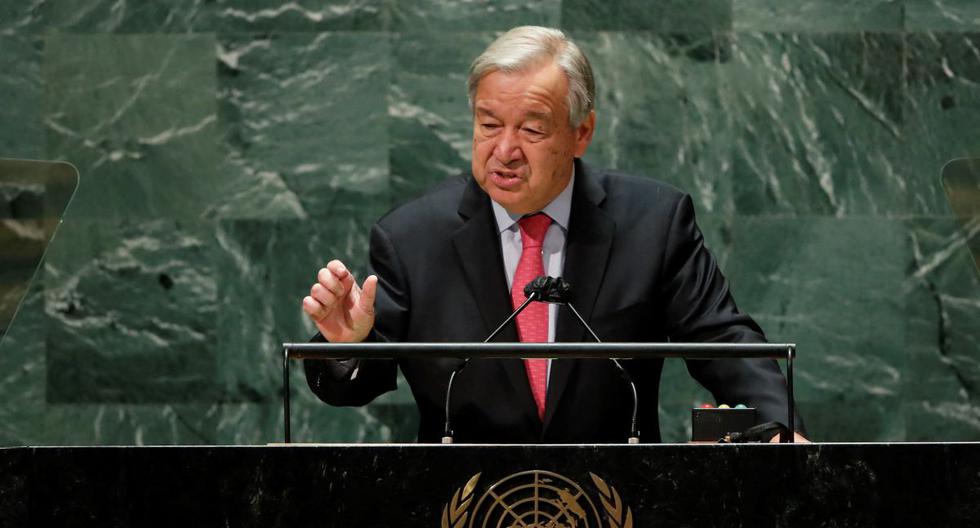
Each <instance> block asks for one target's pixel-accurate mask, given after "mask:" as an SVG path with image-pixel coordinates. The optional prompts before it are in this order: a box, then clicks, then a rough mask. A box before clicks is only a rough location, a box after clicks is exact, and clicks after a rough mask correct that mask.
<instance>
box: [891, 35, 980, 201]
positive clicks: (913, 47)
mask: <svg viewBox="0 0 980 528" xmlns="http://www.w3.org/2000/svg"><path fill="white" fill-rule="evenodd" d="M978 29H980V28H978ZM907 40H908V58H907V59H906V64H907V66H906V72H907V73H906V83H907V88H906V89H907V91H908V96H907V98H906V99H905V101H904V105H903V114H904V116H905V121H906V127H905V141H904V142H903V143H904V148H903V150H902V157H901V160H902V163H903V165H904V166H905V169H904V171H905V173H906V174H905V178H903V180H904V182H903V186H904V187H905V189H904V191H905V192H906V193H908V196H909V199H910V200H911V204H910V210H911V212H913V213H915V214H926V215H938V216H946V215H948V214H949V205H948V203H947V201H946V197H945V195H944V194H943V189H942V184H941V183H940V171H941V169H942V167H943V166H944V165H945V164H946V162H948V161H949V160H950V159H953V158H959V157H980V135H978V134H977V133H976V132H975V130H976V129H977V123H978V122H980V89H978V88H977V84H978V83H980V32H974V33H915V34H910V35H909V36H908V37H907Z"/></svg>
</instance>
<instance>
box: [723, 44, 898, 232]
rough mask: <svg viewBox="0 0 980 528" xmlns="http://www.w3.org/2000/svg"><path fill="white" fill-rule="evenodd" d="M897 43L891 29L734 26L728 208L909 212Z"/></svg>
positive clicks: (745, 211)
mask: <svg viewBox="0 0 980 528" xmlns="http://www.w3.org/2000/svg"><path fill="white" fill-rule="evenodd" d="M903 46H904V43H903V39H902V37H901V36H900V35H894V34H875V33H860V34H813V35H809V34H758V33H739V34H737V36H736V39H735V45H734V51H733V54H732V56H733V62H734V65H733V68H732V71H731V74H732V90H731V92H730V94H729V96H728V99H727V104H728V108H729V110H730V112H731V115H732V117H733V119H734V122H735V127H734V162H733V165H734V169H733V179H734V181H733V183H732V186H733V188H734V194H735V208H736V211H737V213H738V214H742V215H745V214H793V215H809V214H824V215H836V216H841V215H855V214H857V215H863V214H872V215H888V214H903V213H907V212H909V210H910V208H911V205H910V203H911V202H912V201H914V199H915V197H913V196H909V194H908V193H907V191H906V189H905V182H904V180H905V178H906V168H905V164H904V162H903V160H902V159H901V153H902V151H903V149H905V148H906V145H905V143H906V142H905V141H904V140H905V137H904V132H903V121H904V120H903V114H902V101H903V85H902V75H903V68H904V67H903V61H902V50H903Z"/></svg>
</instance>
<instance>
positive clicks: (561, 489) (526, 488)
mask: <svg viewBox="0 0 980 528" xmlns="http://www.w3.org/2000/svg"><path fill="white" fill-rule="evenodd" d="M480 475H481V473H477V474H476V475H473V477H471V478H470V479H469V481H467V482H466V484H465V485H463V487H462V488H459V489H457V490H456V492H455V493H454V494H453V496H452V499H450V501H449V503H447V504H446V505H445V506H444V507H443V509H442V528H490V527H495V528H603V527H608V528H633V512H632V511H631V510H630V509H629V508H628V507H624V505H623V501H622V500H621V499H620V497H619V493H618V492H616V489H615V488H613V487H612V486H610V485H608V484H606V482H605V481H604V480H602V479H601V478H599V476H598V475H596V474H595V473H589V476H590V477H592V483H593V484H594V485H595V488H596V492H597V495H598V498H599V504H600V505H601V506H602V512H603V514H604V515H600V514H599V509H597V508H596V505H595V503H594V502H593V501H592V498H591V497H590V496H589V494H588V493H586V491H585V490H584V489H582V486H579V485H578V483H576V482H575V481H573V480H572V479H570V478H568V477H565V476H562V475H559V474H558V473H553V472H551V471H522V472H520V473H514V474H513V475H509V476H507V477H504V478H502V479H500V480H498V481H497V482H494V483H493V484H491V485H490V487H489V488H488V489H487V490H486V492H484V493H483V495H482V496H480V497H479V498H478V499H476V501H475V502H474V498H475V497H476V494H475V491H476V487H477V483H478V482H479V480H480ZM603 517H605V520H606V522H605V523H603V521H602V520H603Z"/></svg>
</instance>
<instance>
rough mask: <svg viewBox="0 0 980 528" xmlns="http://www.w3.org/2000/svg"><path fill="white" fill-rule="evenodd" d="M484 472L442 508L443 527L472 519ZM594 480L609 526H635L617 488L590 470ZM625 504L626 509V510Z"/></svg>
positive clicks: (458, 527)
mask: <svg viewBox="0 0 980 528" xmlns="http://www.w3.org/2000/svg"><path fill="white" fill-rule="evenodd" d="M480 475H482V473H477V474H476V475H473V476H472V477H470V479H469V480H468V481H466V484H464V485H463V487H461V488H458V489H456V491H455V492H454V493H453V496H452V498H451V499H450V500H449V502H448V503H447V504H446V505H445V506H443V508H442V524H441V525H440V527H441V528H465V526H466V522H467V521H469V520H470V512H469V508H470V506H471V505H472V504H473V492H474V491H475V490H476V485H477V482H479V480H480ZM589 476H590V477H592V482H593V484H595V487H596V489H597V490H598V491H599V500H600V502H601V503H602V509H603V510H604V511H605V512H606V518H607V519H608V521H609V528H633V511H632V510H631V509H630V508H629V506H625V505H624V504H623V500H622V499H621V498H620V496H619V492H617V491H616V488H614V487H612V486H610V485H609V484H607V483H606V481H605V480H603V479H602V478H601V477H600V476H599V475H596V474H595V473H592V472H590V473H589ZM624 506H625V511H624Z"/></svg>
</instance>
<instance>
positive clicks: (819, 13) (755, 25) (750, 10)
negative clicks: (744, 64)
mask: <svg viewBox="0 0 980 528" xmlns="http://www.w3.org/2000/svg"><path fill="white" fill-rule="evenodd" d="M908 1H910V0H806V1H805V2H784V1H781V0H734V14H733V19H734V28H735V31H765V32H784V31H791V32H854V31H900V30H901V29H902V23H903V8H904V7H905V3H906V2H908Z"/></svg>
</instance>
